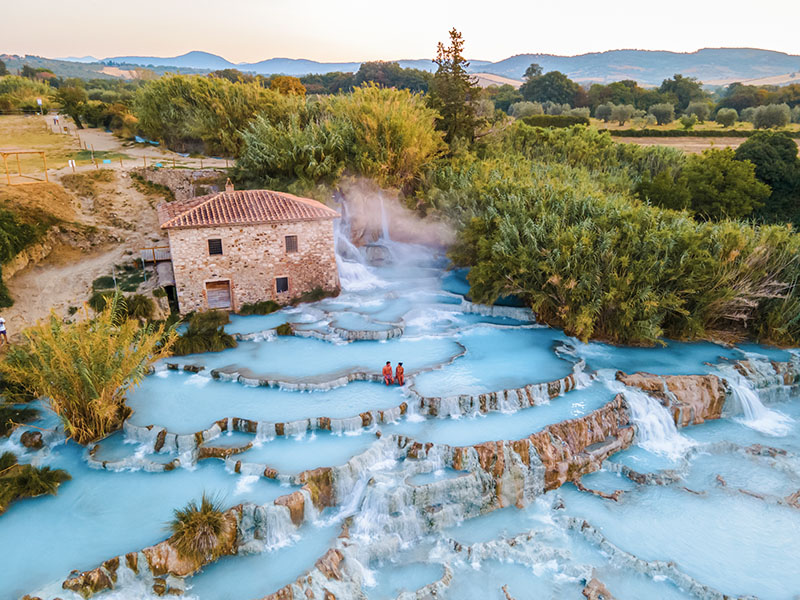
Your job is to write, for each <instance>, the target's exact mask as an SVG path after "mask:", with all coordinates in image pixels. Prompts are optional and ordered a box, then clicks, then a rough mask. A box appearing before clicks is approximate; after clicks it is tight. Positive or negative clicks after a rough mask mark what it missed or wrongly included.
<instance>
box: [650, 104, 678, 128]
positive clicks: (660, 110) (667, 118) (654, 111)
mask: <svg viewBox="0 0 800 600" xmlns="http://www.w3.org/2000/svg"><path fill="white" fill-rule="evenodd" d="M650 114H651V115H653V116H654V117H655V118H656V122H657V123H658V124H659V125H668V124H669V123H672V122H673V121H674V120H675V107H674V106H673V105H672V104H670V103H669V102H662V103H660V104H654V105H653V106H651V107H650Z"/></svg>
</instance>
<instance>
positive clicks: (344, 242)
mask: <svg viewBox="0 0 800 600" xmlns="http://www.w3.org/2000/svg"><path fill="white" fill-rule="evenodd" d="M333 240H334V248H335V251H336V266H337V268H338V269H339V281H340V282H341V286H342V289H343V290H345V291H348V292H361V291H366V290H372V289H375V288H379V287H383V285H384V281H383V280H382V279H380V278H379V277H378V276H376V275H375V274H374V273H373V272H372V271H371V270H370V269H369V267H367V264H366V261H365V260H364V257H363V256H362V255H361V252H360V251H359V249H358V248H356V246H355V245H354V244H353V242H351V241H350V225H349V223H348V222H347V214H346V210H344V209H343V210H342V218H341V219H338V220H337V221H336V224H335V225H334V228H333Z"/></svg>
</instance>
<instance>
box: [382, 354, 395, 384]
mask: <svg viewBox="0 0 800 600" xmlns="http://www.w3.org/2000/svg"><path fill="white" fill-rule="evenodd" d="M383 383H385V384H386V385H391V384H392V383H394V379H392V363H391V362H390V361H388V360H387V361H386V365H385V366H384V367H383Z"/></svg>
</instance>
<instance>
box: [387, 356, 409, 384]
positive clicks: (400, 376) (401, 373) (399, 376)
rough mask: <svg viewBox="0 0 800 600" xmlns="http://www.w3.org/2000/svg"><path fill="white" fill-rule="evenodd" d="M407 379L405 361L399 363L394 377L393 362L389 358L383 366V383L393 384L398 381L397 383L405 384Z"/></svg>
mask: <svg viewBox="0 0 800 600" xmlns="http://www.w3.org/2000/svg"><path fill="white" fill-rule="evenodd" d="M405 381H406V380H405V369H403V363H397V370H396V371H395V375H394V377H392V363H391V361H388V360H387V361H386V364H385V365H384V367H383V383H385V384H386V385H391V384H393V383H397V385H403V384H404V383H405Z"/></svg>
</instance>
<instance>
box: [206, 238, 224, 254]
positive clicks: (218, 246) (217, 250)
mask: <svg viewBox="0 0 800 600" xmlns="http://www.w3.org/2000/svg"><path fill="white" fill-rule="evenodd" d="M208 253H209V254H222V240H208Z"/></svg>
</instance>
